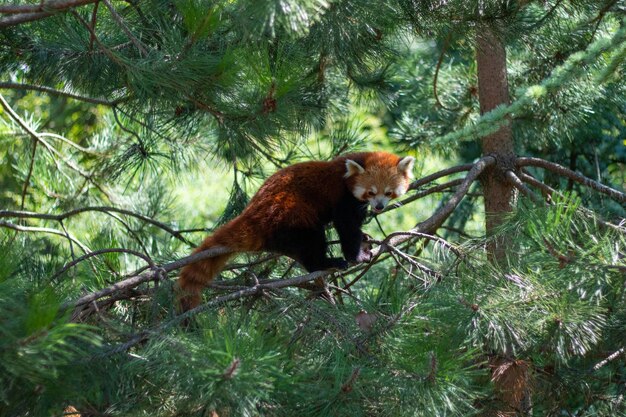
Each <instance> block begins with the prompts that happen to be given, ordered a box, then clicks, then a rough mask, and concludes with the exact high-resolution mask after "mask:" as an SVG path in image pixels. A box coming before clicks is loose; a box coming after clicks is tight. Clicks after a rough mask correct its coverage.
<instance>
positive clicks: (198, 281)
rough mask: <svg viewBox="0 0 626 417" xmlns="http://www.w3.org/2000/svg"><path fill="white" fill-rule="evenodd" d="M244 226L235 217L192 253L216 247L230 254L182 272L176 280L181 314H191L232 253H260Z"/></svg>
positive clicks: (249, 231) (193, 265) (252, 235)
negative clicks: (223, 247) (189, 312)
mask: <svg viewBox="0 0 626 417" xmlns="http://www.w3.org/2000/svg"><path fill="white" fill-rule="evenodd" d="M245 223H246V222H245V221H243V219H242V218H241V217H237V218H236V219H234V220H232V221H230V222H229V223H226V224H225V225H223V226H221V227H220V228H218V229H217V230H216V231H215V233H214V234H213V235H212V236H209V237H207V238H206V239H204V241H203V242H202V244H200V246H198V247H197V248H196V249H195V250H194V251H193V253H198V252H202V251H203V250H206V249H210V248H213V247H216V246H225V247H227V248H229V249H231V250H232V251H233V252H231V253H226V254H224V255H217V256H214V257H212V258H207V259H203V260H201V261H198V262H194V263H192V264H189V265H186V266H185V267H184V268H183V269H182V271H181V273H180V277H179V278H178V289H179V294H178V303H179V306H180V310H181V311H183V312H184V311H187V310H191V309H192V308H194V307H196V306H198V305H199V304H200V301H201V294H202V289H203V288H204V287H206V286H207V285H208V284H209V283H210V282H211V281H212V280H213V278H215V277H216V276H217V274H219V273H220V271H221V270H222V269H223V268H224V266H225V265H226V263H227V262H228V260H229V259H230V258H231V257H233V256H234V255H235V253H236V252H243V251H258V250H260V249H261V246H262V243H261V242H260V241H259V239H258V235H256V234H255V233H251V230H250V227H249V226H247V225H246V224H245Z"/></svg>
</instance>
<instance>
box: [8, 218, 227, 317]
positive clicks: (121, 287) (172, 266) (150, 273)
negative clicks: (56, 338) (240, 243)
mask: <svg viewBox="0 0 626 417" xmlns="http://www.w3.org/2000/svg"><path fill="white" fill-rule="evenodd" d="M0 225H1V223H0ZM230 252H232V250H230V249H229V248H226V247H223V246H215V247H213V248H211V249H207V250H205V251H202V252H198V253H194V254H193V255H189V256H186V257H184V258H181V259H179V260H177V261H174V262H170V263H168V264H165V265H163V266H162V267H156V268H151V269H149V270H147V271H145V272H143V273H141V274H139V275H134V276H131V277H130V278H127V279H125V280H123V281H120V282H117V283H115V284H113V285H111V286H109V287H107V288H103V289H101V290H98V291H95V292H92V293H90V294H87V295H85V296H83V297H81V298H79V299H78V300H76V301H71V302H68V303H65V304H63V306H62V309H68V308H71V307H79V306H81V305H84V304H88V303H91V302H92V301H94V300H97V299H98V298H102V297H106V296H108V295H110V294H113V293H115V292H119V291H126V290H129V289H131V288H134V287H136V286H137V285H139V284H142V283H144V282H148V281H153V280H155V279H160V278H161V277H162V276H163V274H167V273H168V272H171V271H174V270H176V269H179V268H182V267H183V266H185V265H188V264H191V263H194V262H197V261H200V260H202V259H207V258H212V257H214V256H218V255H224V254H226V253H230Z"/></svg>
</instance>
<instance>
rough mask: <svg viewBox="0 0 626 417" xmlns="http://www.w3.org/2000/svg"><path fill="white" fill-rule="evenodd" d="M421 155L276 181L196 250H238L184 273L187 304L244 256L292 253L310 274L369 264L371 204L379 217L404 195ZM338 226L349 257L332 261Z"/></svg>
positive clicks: (307, 170)
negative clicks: (366, 227)
mask: <svg viewBox="0 0 626 417" xmlns="http://www.w3.org/2000/svg"><path fill="white" fill-rule="evenodd" d="M414 162H415V158H413V157H411V156H406V157H404V158H400V157H399V156H396V155H393V154H390V153H387V152H361V153H352V154H347V155H343V156H339V157H337V158H335V159H333V160H332V161H328V162H323V161H311V162H303V163H299V164H295V165H291V166H289V167H287V168H284V169H281V170H279V171H278V172H276V173H275V174H273V175H272V176H270V177H269V178H268V179H267V180H266V181H265V183H264V184H263V185H262V186H261V188H260V189H259V191H258V192H257V193H256V194H255V195H254V197H252V199H251V200H250V203H249V204H248V206H247V207H246V208H245V209H244V211H243V212H242V213H241V214H240V215H239V216H238V217H236V218H234V219H233V220H231V221H230V222H228V223H226V224H225V225H223V226H221V227H219V228H218V229H217V230H216V231H215V233H214V234H213V235H212V236H209V237H207V238H206V239H205V240H204V242H202V244H201V245H200V246H198V248H196V250H195V251H194V253H197V252H200V251H203V250H206V249H208V248H211V247H214V246H225V247H228V248H229V249H231V250H232V251H233V253H229V254H226V255H220V256H216V257H213V258H209V259H205V260H202V261H198V262H196V263H193V264H190V265H187V266H185V267H184V268H183V270H182V271H181V274H180V278H179V280H178V286H179V291H180V298H179V301H180V307H181V310H182V311H186V310H189V309H191V308H193V307H195V306H197V305H198V304H199V303H200V294H201V291H202V289H203V288H204V287H205V286H206V285H207V284H208V283H209V282H211V280H212V279H213V278H214V277H215V276H216V275H217V274H218V273H219V272H220V271H221V269H222V268H223V267H224V265H225V264H226V262H227V261H228V259H229V258H230V257H231V256H233V255H234V253H236V252H244V251H245V252H247V251H251V252H254V251H269V252H275V253H279V254H283V255H286V256H289V257H291V258H293V259H295V260H296V261H298V262H299V263H300V264H301V265H302V266H303V267H304V268H305V269H306V270H307V271H309V272H312V271H318V270H324V269H331V268H338V269H344V268H346V267H347V266H348V263H349V262H367V261H369V260H370V257H371V254H370V253H369V250H367V249H365V250H364V249H363V245H362V243H363V241H364V236H365V235H364V233H363V232H362V231H361V226H362V225H363V222H364V220H365V217H366V213H367V206H368V203H369V206H370V207H371V210H372V211H373V212H375V213H378V212H380V211H382V210H383V209H384V208H385V206H386V205H387V203H388V202H389V200H391V199H393V198H396V197H398V196H400V195H402V194H404V193H405V192H406V190H407V188H408V186H409V181H410V179H411V178H412V169H413V164H414ZM330 222H332V223H333V225H334V226H335V229H336V230H337V233H338V235H339V240H340V243H341V250H342V252H343V255H344V257H345V260H344V259H342V258H329V257H328V256H327V242H326V237H325V233H324V226H325V225H327V224H328V223H330Z"/></svg>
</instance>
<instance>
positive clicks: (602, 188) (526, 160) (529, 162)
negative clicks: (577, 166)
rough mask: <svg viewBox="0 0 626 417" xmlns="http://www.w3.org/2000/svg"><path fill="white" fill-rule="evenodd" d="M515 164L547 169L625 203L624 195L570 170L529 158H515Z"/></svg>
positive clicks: (552, 163) (625, 196) (625, 195)
mask: <svg viewBox="0 0 626 417" xmlns="http://www.w3.org/2000/svg"><path fill="white" fill-rule="evenodd" d="M516 163H517V166H518V167H524V166H535V167H541V168H544V169H547V170H549V171H552V172H554V173H555V174H558V175H561V176H564V177H567V178H570V179H572V180H574V181H576V182H577V183H579V184H582V185H584V186H586V187H589V188H592V189H594V190H596V191H599V192H601V193H604V194H606V195H608V196H609V197H610V198H612V199H614V200H616V201H619V202H620V203H626V194H624V193H623V192H621V191H618V190H615V189H613V188H611V187H607V186H606V185H604V184H601V183H599V182H597V181H594V180H592V179H591V178H587V177H585V176H584V175H582V174H579V173H577V172H574V171H572V170H571V169H568V168H565V167H564V166H562V165H559V164H557V163H554V162H550V161H546V160H545V159H540V158H531V157H524V158H517V161H516Z"/></svg>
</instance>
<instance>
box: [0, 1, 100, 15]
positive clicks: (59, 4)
mask: <svg viewBox="0 0 626 417" xmlns="http://www.w3.org/2000/svg"><path fill="white" fill-rule="evenodd" d="M96 1H97V0H59V1H48V2H45V1H41V2H39V4H7V5H4V6H0V14H17V13H36V12H50V11H58V10H64V9H69V8H70V7H77V6H83V5H85V4H90V3H95V2H96Z"/></svg>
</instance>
